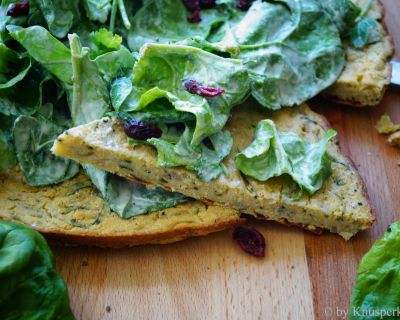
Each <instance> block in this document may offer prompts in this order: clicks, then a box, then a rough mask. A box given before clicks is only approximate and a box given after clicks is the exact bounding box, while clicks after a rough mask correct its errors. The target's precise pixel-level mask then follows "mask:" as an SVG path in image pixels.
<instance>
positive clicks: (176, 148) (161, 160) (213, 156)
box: [147, 126, 232, 181]
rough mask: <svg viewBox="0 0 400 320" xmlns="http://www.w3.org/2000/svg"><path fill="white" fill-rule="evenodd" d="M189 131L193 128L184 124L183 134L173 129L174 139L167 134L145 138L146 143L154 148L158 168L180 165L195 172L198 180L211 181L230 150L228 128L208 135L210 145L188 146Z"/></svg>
mask: <svg viewBox="0 0 400 320" xmlns="http://www.w3.org/2000/svg"><path fill="white" fill-rule="evenodd" d="M193 131H194V129H193V128H190V127H189V126H186V128H185V131H184V132H183V133H178V132H176V135H175V139H173V138H172V137H171V134H169V135H168V134H167V136H165V135H164V136H161V138H151V139H148V140H147V142H148V143H149V144H150V145H152V146H154V147H155V148H156V149H157V154H158V160H157V163H158V165H159V166H160V167H177V166H184V167H185V168H187V169H189V170H193V171H195V172H196V173H197V175H198V177H199V178H200V179H203V180H205V181H211V180H213V179H215V178H217V177H218V176H220V175H221V174H222V173H223V172H224V171H225V167H224V165H223V164H222V163H221V162H222V160H223V159H224V158H225V157H226V156H227V155H228V154H229V152H230V151H231V148H232V137H231V135H230V133H229V131H227V130H224V131H220V132H218V133H215V134H213V135H211V136H210V137H209V143H210V144H211V146H207V145H206V144H205V143H204V142H202V143H201V144H199V145H197V146H192V145H191V143H190V142H191V138H192V136H193ZM167 132H168V131H167ZM174 140H175V141H176V142H174Z"/></svg>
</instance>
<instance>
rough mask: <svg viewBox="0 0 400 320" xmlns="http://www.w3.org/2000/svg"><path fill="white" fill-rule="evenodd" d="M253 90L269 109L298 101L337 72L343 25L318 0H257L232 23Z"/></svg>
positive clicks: (342, 62)
mask: <svg viewBox="0 0 400 320" xmlns="http://www.w3.org/2000/svg"><path fill="white" fill-rule="evenodd" d="M232 33H233V36H234V38H235V39H236V41H237V43H238V45H239V48H240V55H239V58H240V59H242V61H243V62H244V63H245V65H246V67H247V69H248V73H249V77H250V86H251V91H252V95H253V96H254V98H255V99H256V100H257V101H258V102H259V103H261V104H262V105H263V106H265V107H267V108H269V109H274V110H276V109H280V108H282V107H283V106H294V105H298V104H301V103H302V102H304V101H306V100H308V99H310V98H311V97H314V96H315V95H317V94H318V93H319V92H320V91H322V90H323V89H325V88H326V87H328V86H329V85H331V84H332V83H334V82H335V81H336V79H337V78H338V77H339V75H340V73H341V71H342V69H343V67H344V65H345V56H344V51H343V48H342V43H341V39H340V34H339V31H338V29H337V27H336V25H335V24H334V23H333V22H332V21H331V19H330V18H329V17H328V16H327V15H326V14H325V13H324V12H323V11H322V10H321V7H320V4H319V3H318V1H316V0H301V1H295V0H284V1H279V2H262V1H260V0H258V1H255V2H254V3H253V4H252V6H251V7H250V9H249V10H248V12H247V13H246V15H245V16H244V17H243V19H242V20H241V21H240V22H239V23H238V24H237V25H236V26H235V27H234V28H233V30H232Z"/></svg>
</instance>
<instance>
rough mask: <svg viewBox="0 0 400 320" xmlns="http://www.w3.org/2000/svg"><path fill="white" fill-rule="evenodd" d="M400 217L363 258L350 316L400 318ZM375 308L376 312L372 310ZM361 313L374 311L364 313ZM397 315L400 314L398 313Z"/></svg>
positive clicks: (352, 317) (357, 317)
mask: <svg viewBox="0 0 400 320" xmlns="http://www.w3.org/2000/svg"><path fill="white" fill-rule="evenodd" d="M399 252H400V221H397V222H395V223H393V224H392V225H391V226H390V227H389V229H388V231H387V232H386V233H385V234H384V236H383V237H382V238H381V239H379V240H377V241H376V242H375V243H374V245H373V246H372V248H371V249H370V250H369V251H368V252H367V253H366V254H365V256H364V257H363V258H362V260H361V262H360V265H359V267H358V271H357V276H356V283H355V286H354V289H353V293H352V296H351V303H350V312H349V319H351V320H355V319H382V318H385V319H386V318H392V317H391V316H390V315H393V319H394V318H398V314H396V312H397V311H398V308H399V306H400V256H399ZM373 311H376V312H377V313H376V314H373V315H374V316H372V313H371V312H373ZM362 315H371V316H368V317H367V316H365V317H362ZM396 315H397V316H396Z"/></svg>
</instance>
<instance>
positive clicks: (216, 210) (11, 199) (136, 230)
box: [0, 169, 244, 248]
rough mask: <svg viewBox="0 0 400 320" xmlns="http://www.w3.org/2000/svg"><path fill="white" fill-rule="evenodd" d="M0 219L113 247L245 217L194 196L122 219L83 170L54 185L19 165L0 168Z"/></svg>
mask: <svg viewBox="0 0 400 320" xmlns="http://www.w3.org/2000/svg"><path fill="white" fill-rule="evenodd" d="M0 220H11V221H16V222H21V223H24V224H27V225H29V226H31V227H33V228H35V229H37V230H39V231H40V232H42V233H43V234H44V235H45V236H47V237H48V238H49V239H55V240H57V242H59V243H63V244H71V245H77V244H82V245H92V246H100V247H113V248H117V247H123V246H134V245H140V244H150V243H169V242H174V241H179V240H182V239H185V238H188V237H192V236H200V235H206V234H208V233H211V232H215V231H219V230H222V229H225V228H229V227H230V226H233V225H235V224H240V223H242V222H243V221H244V220H243V219H241V218H240V217H239V213H238V212H237V211H236V210H234V209H231V208H226V207H221V206H207V205H205V204H203V203H201V202H199V201H191V202H188V203H185V204H181V205H178V206H176V207H174V208H168V209H165V210H162V211H158V212H153V213H150V214H147V215H141V216H137V217H135V218H131V219H126V220H124V219H121V218H120V217H119V216H117V215H116V214H114V213H112V212H111V211H110V209H109V208H108V207H107V206H106V205H105V203H104V201H103V200H102V199H101V198H100V197H99V195H98V194H97V191H96V189H95V188H94V187H93V186H92V184H91V182H90V180H89V179H88V178H87V177H86V175H85V174H83V173H80V174H79V175H78V176H77V177H75V178H73V179H71V180H69V181H66V182H64V183H61V184H58V185H55V186H46V187H30V186H28V185H26V184H25V182H24V179H23V175H22V173H21V171H20V170H19V169H14V170H5V171H1V172H0Z"/></svg>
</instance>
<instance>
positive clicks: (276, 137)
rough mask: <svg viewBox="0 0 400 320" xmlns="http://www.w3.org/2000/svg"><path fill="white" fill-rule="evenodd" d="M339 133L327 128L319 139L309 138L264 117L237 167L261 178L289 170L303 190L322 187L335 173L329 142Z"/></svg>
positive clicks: (242, 153)
mask: <svg viewBox="0 0 400 320" xmlns="http://www.w3.org/2000/svg"><path fill="white" fill-rule="evenodd" d="M335 136H336V132H335V131H334V130H329V131H327V132H326V134H325V136H324V137H323V138H322V139H321V140H320V141H319V142H316V143H308V142H305V141H304V140H303V139H302V138H301V137H300V136H298V135H297V134H295V133H292V132H278V130H277V129H276V127H275V124H274V122H273V121H272V120H262V121H260V123H259V124H258V126H257V129H256V133H255V138H254V140H253V142H252V143H251V144H250V145H249V146H248V147H247V148H246V149H244V150H243V151H242V152H240V153H239V154H237V155H236V158H235V163H236V167H237V168H238V169H239V170H240V171H241V172H242V173H244V174H245V175H247V176H250V177H253V178H254V179H256V180H259V181H266V180H268V179H270V178H272V177H278V176H281V175H283V174H285V173H286V174H289V175H290V176H291V177H292V178H293V180H294V181H295V182H296V183H297V184H298V186H299V188H300V189H301V190H306V191H307V192H309V193H310V194H313V193H315V192H316V191H317V190H319V189H320V188H321V187H322V185H323V183H324V182H325V180H326V179H327V178H328V177H329V176H330V174H331V171H332V169H331V158H330V156H329V154H328V151H327V149H328V142H329V140H330V139H332V138H333V137H335Z"/></svg>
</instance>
